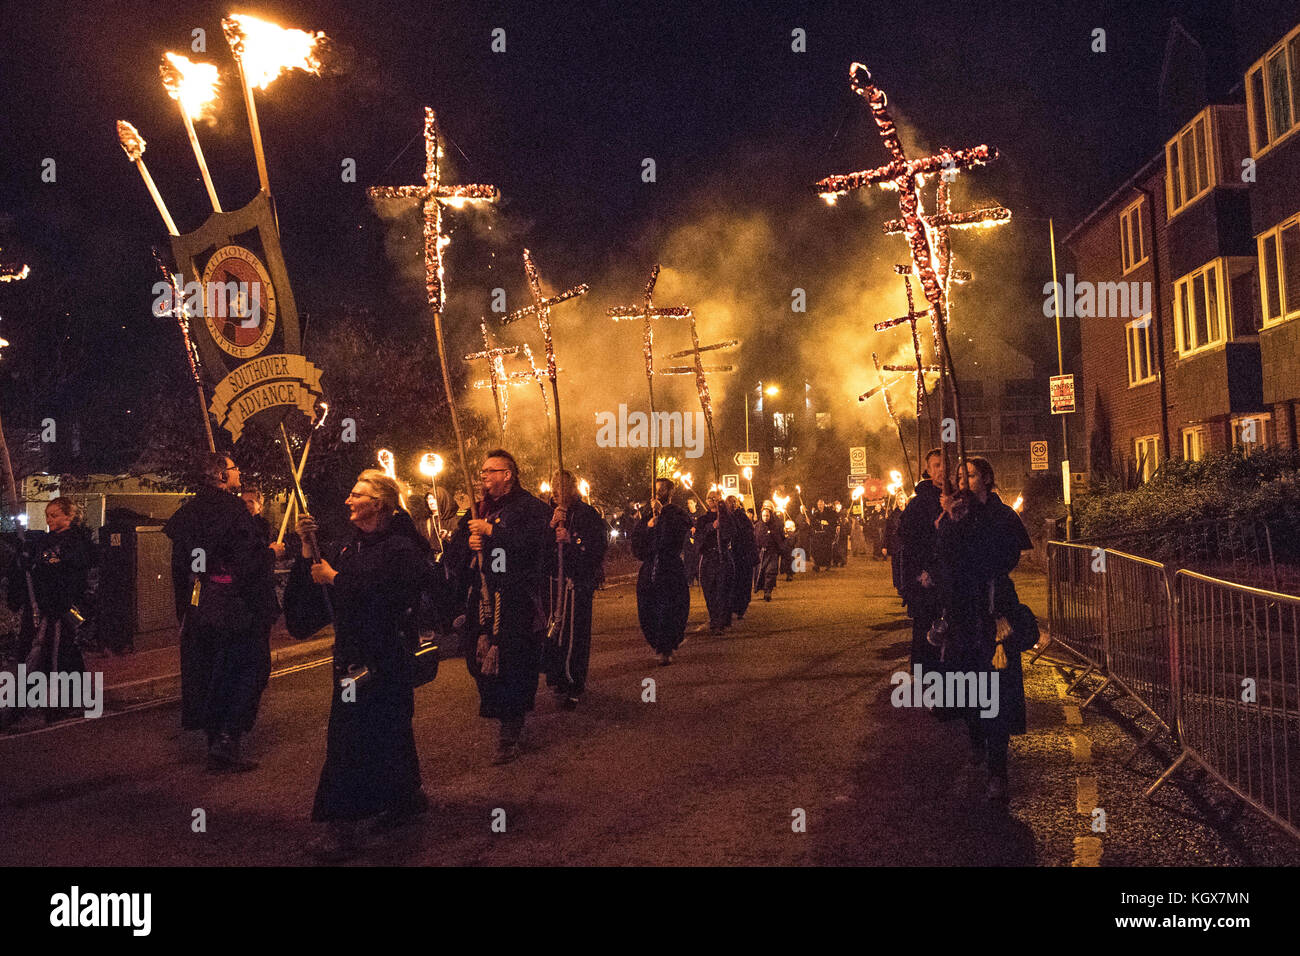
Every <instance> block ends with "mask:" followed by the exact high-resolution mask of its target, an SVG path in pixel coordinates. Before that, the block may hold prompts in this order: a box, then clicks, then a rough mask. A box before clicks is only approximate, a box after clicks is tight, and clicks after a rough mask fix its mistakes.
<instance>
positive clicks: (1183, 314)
mask: <svg viewBox="0 0 1300 956" xmlns="http://www.w3.org/2000/svg"><path fill="white" fill-rule="evenodd" d="M1178 306H1179V309H1178V315H1179V320H1180V321H1179V326H1180V328H1181V331H1182V333H1183V349H1184V351H1189V350H1191V349H1193V348H1195V345H1193V343H1192V313H1191V310H1190V309H1189V308H1188V301H1187V283H1186V282H1180V283H1179V284H1178Z"/></svg>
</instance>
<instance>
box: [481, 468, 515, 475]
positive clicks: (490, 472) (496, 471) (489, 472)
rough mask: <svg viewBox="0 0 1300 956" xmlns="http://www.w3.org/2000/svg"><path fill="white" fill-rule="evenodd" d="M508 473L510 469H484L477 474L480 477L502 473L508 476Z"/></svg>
mask: <svg viewBox="0 0 1300 956" xmlns="http://www.w3.org/2000/svg"><path fill="white" fill-rule="evenodd" d="M509 472H510V469H509V468H484V469H483V470H482V471H480V472H479V475H480V476H482V475H497V474H502V473H506V474H508V473H509Z"/></svg>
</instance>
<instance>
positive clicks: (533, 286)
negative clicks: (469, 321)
mask: <svg viewBox="0 0 1300 956" xmlns="http://www.w3.org/2000/svg"><path fill="white" fill-rule="evenodd" d="M524 275H525V276H527V277H528V291H529V292H530V293H531V294H532V297H533V304H532V305H530V306H527V307H526V308H523V309H519V310H517V311H515V312H511V313H510V314H509V315H507V316H504V317H503V318H502V319H501V324H502V325H508V324H510V323H511V322H514V321H516V320H518V319H522V318H525V317H528V316H532V317H534V318H536V319H537V325H538V327H539V328H540V329H541V330H542V345H543V346H545V348H546V377H547V378H549V379H550V380H551V400H552V402H553V404H554V407H555V469H556V471H557V472H558V476H557V478H556V485H557V486H558V487H557V488H556V489H555V500H556V502H557V503H558V505H559V507H560V508H565V507H567V505H568V501H569V498H568V492H567V489H566V488H565V486H564V441H563V437H562V432H561V430H560V385H559V380H558V378H557V372H558V369H557V368H556V367H555V341H554V339H553V338H552V336H551V309H552V308H553V307H554V306H556V305H559V304H560V303H561V302H567V301H568V300H569V299H576V298H577V297H578V296H580V295H585V294H586V293H587V291H588V290H589V289H590V288H591V287H590V286H589V285H587V283H585V282H583V283H581V284H580V285H575V286H574V287H573V288H571V289H565V290H564V291H563V292H561V293H559V294H558V295H553V296H547V295H545V294H544V293H543V292H542V277H541V276H540V275H539V274H538V272H537V266H536V265H534V264H533V254H532V253H531V252H529V251H528V250H527V249H525V250H524ZM563 527H564V521H563V520H561V521H560V522H559V524H558V525H557V528H563ZM556 565H557V568H556V576H555V584H556V593H557V594H564V545H563V544H557V545H556ZM560 604H563V602H560ZM552 623H554V621H553V622H552Z"/></svg>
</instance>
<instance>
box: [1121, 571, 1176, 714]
mask: <svg viewBox="0 0 1300 956" xmlns="http://www.w3.org/2000/svg"><path fill="white" fill-rule="evenodd" d="M1105 578H1106V585H1107V589H1106V594H1107V610H1106V674H1107V676H1109V677H1110V678H1111V679H1112V680H1114V681H1115V682H1116V683H1118V684H1119V685H1120V686H1121V687H1122V688H1123V689H1124V690H1126V691H1127V692H1128V693H1129V695H1130V696H1132V697H1133V698H1134V699H1135V700H1137V702H1138V703H1139V704H1141V705H1142V706H1143V707H1145V708H1146V709H1147V710H1148V711H1149V712H1150V713H1151V715H1152V716H1154V717H1155V718H1156V719H1157V720H1159V721H1160V722H1161V723H1162V724H1164V726H1165V729H1167V730H1173V729H1174V727H1176V726H1177V723H1178V717H1177V706H1176V705H1177V696H1176V694H1175V692H1174V686H1175V675H1174V667H1175V666H1176V661H1175V657H1174V640H1173V596H1172V593H1171V591H1170V588H1169V579H1168V577H1167V575H1166V573H1165V567H1164V565H1162V564H1159V563H1157V562H1155V561H1151V560H1149V559H1147V558H1140V557H1137V556H1135V555H1131V554H1124V553H1123V552H1120V551H1107V552H1106V573H1105Z"/></svg>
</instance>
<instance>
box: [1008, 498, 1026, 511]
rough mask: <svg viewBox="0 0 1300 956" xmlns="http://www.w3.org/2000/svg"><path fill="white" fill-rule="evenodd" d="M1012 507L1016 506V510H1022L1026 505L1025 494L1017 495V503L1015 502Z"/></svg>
mask: <svg viewBox="0 0 1300 956" xmlns="http://www.w3.org/2000/svg"><path fill="white" fill-rule="evenodd" d="M1011 507H1012V508H1014V509H1015V510H1016V511H1020V510H1022V509H1023V508H1024V507H1025V496H1024V495H1019V496H1017V498H1016V501H1015V504H1013V505H1012V506H1011Z"/></svg>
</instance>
